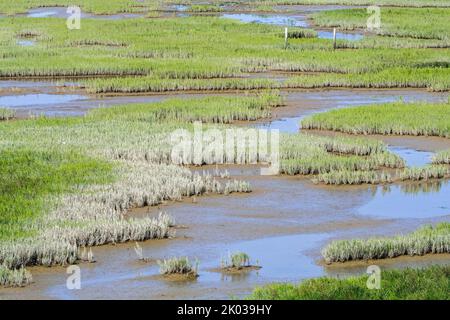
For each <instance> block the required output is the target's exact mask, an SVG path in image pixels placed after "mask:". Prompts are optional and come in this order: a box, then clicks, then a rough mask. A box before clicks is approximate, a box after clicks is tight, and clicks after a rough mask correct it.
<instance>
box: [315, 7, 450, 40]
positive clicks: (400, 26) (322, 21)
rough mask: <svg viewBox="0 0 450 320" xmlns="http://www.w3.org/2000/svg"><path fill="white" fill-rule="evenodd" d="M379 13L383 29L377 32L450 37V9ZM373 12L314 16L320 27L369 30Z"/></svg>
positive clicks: (364, 11)
mask: <svg viewBox="0 0 450 320" xmlns="http://www.w3.org/2000/svg"><path fill="white" fill-rule="evenodd" d="M380 13H381V28H380V30H378V31H376V33H377V34H379V35H386V36H391V37H409V38H418V39H438V40H448V39H449V38H450V30H449V22H448V21H449V19H450V9H447V8H446V9H443V8H420V9H419V8H381V11H380ZM372 14H373V13H368V12H367V9H366V8H364V9H346V10H334V11H321V12H318V13H316V14H314V15H313V19H314V22H315V23H316V24H318V25H319V26H321V27H338V28H340V29H344V30H354V29H366V28H367V20H368V18H369V17H370V16H371V15H372ZM430 21H433V23H430Z"/></svg>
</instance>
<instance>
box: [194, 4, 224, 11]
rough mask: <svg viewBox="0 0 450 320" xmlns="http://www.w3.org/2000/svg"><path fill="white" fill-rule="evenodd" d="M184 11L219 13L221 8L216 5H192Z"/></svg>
mask: <svg viewBox="0 0 450 320" xmlns="http://www.w3.org/2000/svg"><path fill="white" fill-rule="evenodd" d="M186 11H190V12H198V13H202V12H221V11H223V8H222V7H220V6H218V5H210V4H193V5H191V6H189V7H188V8H187V10H186Z"/></svg>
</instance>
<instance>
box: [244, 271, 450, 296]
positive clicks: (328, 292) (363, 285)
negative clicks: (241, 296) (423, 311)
mask: <svg viewBox="0 0 450 320" xmlns="http://www.w3.org/2000/svg"><path fill="white" fill-rule="evenodd" d="M367 280H368V276H360V277H351V278H348V279H334V278H318V279H312V280H306V281H304V282H302V283H301V284H298V285H296V284H288V283H284V284H271V285H268V286H265V287H261V288H257V289H255V291H254V292H253V294H252V295H251V296H250V297H249V299H253V300H257V299H258V300H448V299H450V266H444V267H438V266H434V267H429V268H427V269H405V270H388V271H382V272H381V289H380V290H369V289H368V288H367Z"/></svg>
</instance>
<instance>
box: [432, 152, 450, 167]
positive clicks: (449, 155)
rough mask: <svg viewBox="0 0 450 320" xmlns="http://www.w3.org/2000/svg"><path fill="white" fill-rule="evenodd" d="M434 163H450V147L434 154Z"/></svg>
mask: <svg viewBox="0 0 450 320" xmlns="http://www.w3.org/2000/svg"><path fill="white" fill-rule="evenodd" d="M432 161H433V164H450V149H448V150H442V151H439V152H438V153H436V154H435V155H434V156H433V159H432Z"/></svg>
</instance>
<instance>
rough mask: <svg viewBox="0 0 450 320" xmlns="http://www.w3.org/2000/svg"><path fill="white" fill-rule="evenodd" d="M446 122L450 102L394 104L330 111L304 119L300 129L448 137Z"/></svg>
mask: <svg viewBox="0 0 450 320" xmlns="http://www.w3.org/2000/svg"><path fill="white" fill-rule="evenodd" d="M449 119H450V104H449V103H441V104H430V103H403V102H396V103H388V104H379V105H370V106H361V107H352V108H345V109H339V110H331V111H328V112H324V113H320V114H316V115H313V116H311V117H309V118H306V119H304V120H303V121H302V127H303V128H305V129H319V130H334V131H341V132H346V133H352V134H396V135H415V136H422V135H425V136H440V137H445V138H449V137H450V132H449V128H450V126H449V124H450V120H449Z"/></svg>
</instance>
